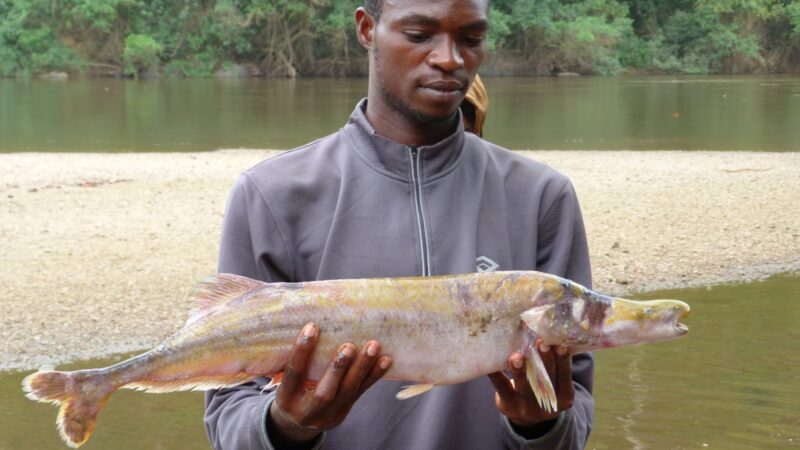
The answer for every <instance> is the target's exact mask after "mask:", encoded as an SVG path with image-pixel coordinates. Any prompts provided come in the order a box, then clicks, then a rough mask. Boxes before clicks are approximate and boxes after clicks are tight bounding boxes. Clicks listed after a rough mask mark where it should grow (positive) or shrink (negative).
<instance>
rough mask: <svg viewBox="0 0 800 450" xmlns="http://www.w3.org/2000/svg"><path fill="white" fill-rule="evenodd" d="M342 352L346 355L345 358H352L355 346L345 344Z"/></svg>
mask: <svg viewBox="0 0 800 450" xmlns="http://www.w3.org/2000/svg"><path fill="white" fill-rule="evenodd" d="M341 354H342V355H344V357H345V358H350V357H352V356H353V348H352V347H350V346H349V345H345V346H344V347H343V348H342V350H341Z"/></svg>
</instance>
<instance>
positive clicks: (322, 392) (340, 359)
mask: <svg viewBox="0 0 800 450" xmlns="http://www.w3.org/2000/svg"><path fill="white" fill-rule="evenodd" d="M355 356H356V349H355V346H354V345H353V344H349V343H348V344H344V345H342V346H341V347H339V351H338V352H337V353H336V356H335V357H334V358H333V361H331V363H330V365H329V366H328V369H327V370H325V373H324V374H323V375H322V378H321V379H320V380H319V383H318V384H317V387H316V389H314V393H313V394H310V403H311V404H310V407H309V415H311V414H314V413H316V412H319V411H320V410H321V409H323V408H324V407H326V406H328V405H329V404H330V403H331V402H332V401H333V400H334V399H335V398H336V393H337V392H338V391H339V385H340V384H341V382H342V378H343V377H344V374H345V373H347V369H349V368H350V365H351V364H353V360H354V359H355Z"/></svg>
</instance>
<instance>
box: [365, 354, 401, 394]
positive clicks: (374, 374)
mask: <svg viewBox="0 0 800 450" xmlns="http://www.w3.org/2000/svg"><path fill="white" fill-rule="evenodd" d="M391 367H392V358H390V357H388V356H381V357H379V358H378V361H377V362H376V363H375V364H373V365H372V370H370V372H369V375H367V377H366V378H364V381H363V382H361V386H360V387H359V388H358V391H357V392H356V398H358V397H361V395H362V394H363V393H364V392H365V391H366V390H367V389H369V388H370V387H372V385H373V384H375V383H376V382H377V381H378V380H380V379H381V378H382V377H383V376H384V375H386V372H388V371H389V368H391Z"/></svg>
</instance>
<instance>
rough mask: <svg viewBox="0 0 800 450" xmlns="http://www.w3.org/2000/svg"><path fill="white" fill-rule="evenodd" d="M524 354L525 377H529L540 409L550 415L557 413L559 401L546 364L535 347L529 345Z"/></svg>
mask: <svg viewBox="0 0 800 450" xmlns="http://www.w3.org/2000/svg"><path fill="white" fill-rule="evenodd" d="M534 342H535V341H534ZM524 353H525V375H526V376H527V377H528V383H529V384H530V385H531V389H533V395H535V396H536V401H537V402H538V403H539V407H541V408H542V409H544V410H545V411H547V412H549V413H553V412H555V411H557V410H558V401H557V399H556V393H555V390H554V389H553V383H552V382H551V381H550V375H548V374H547V369H545V367H544V362H543V361H542V358H541V357H540V356H539V352H537V351H536V348H535V345H534V344H529V345H527V346H526V347H525V351H524Z"/></svg>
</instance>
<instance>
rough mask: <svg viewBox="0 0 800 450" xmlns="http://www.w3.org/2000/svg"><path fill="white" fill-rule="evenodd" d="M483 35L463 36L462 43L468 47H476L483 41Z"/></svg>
mask: <svg viewBox="0 0 800 450" xmlns="http://www.w3.org/2000/svg"><path fill="white" fill-rule="evenodd" d="M483 39H484V37H483V36H464V43H465V44H467V45H468V46H470V47H477V46H479V45H481V44H482V43H483Z"/></svg>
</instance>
